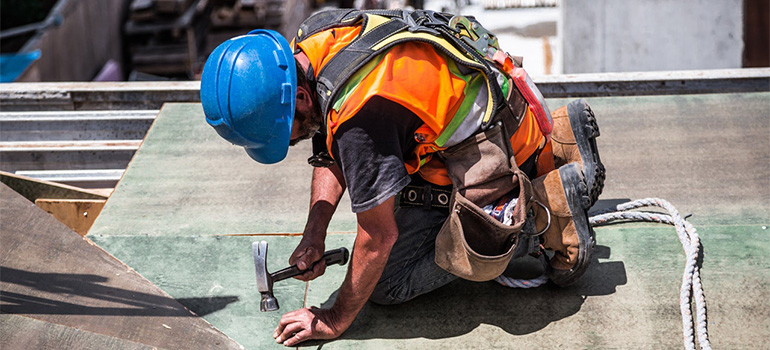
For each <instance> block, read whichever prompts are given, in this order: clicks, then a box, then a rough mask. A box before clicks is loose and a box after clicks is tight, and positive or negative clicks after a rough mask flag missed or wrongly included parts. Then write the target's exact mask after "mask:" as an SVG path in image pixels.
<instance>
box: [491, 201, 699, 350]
mask: <svg viewBox="0 0 770 350" xmlns="http://www.w3.org/2000/svg"><path fill="white" fill-rule="evenodd" d="M643 207H659V208H662V209H664V210H666V211H667V212H668V213H669V215H666V214H661V213H652V212H640V211H630V210H634V209H639V208H643ZM615 221H625V222H640V221H641V222H657V223H662V224H668V225H673V226H674V228H675V229H676V232H677V235H678V236H679V242H681V243H682V248H684V253H685V256H686V262H685V268H684V275H683V276H682V287H681V289H680V293H679V309H680V311H681V314H682V334H683V341H684V347H685V349H687V350H695V335H694V330H693V323H695V325H696V327H695V328H697V332H698V343H699V344H700V348H701V349H711V343H710V342H709V339H708V330H707V327H706V326H707V324H708V323H707V322H708V321H707V317H706V298H705V297H704V295H703V285H702V284H701V279H700V267H699V266H698V255H699V254H700V250H701V245H700V238H699V237H698V232H697V231H696V230H695V227H693V226H692V224H690V223H689V222H688V221H687V220H685V219H684V218H682V216H681V215H680V214H679V211H678V210H676V208H674V206H673V205H671V203H669V202H668V201H666V200H663V199H659V198H644V199H639V200H635V201H630V202H626V203H623V204H619V205H618V206H616V207H615V208H612V209H608V210H605V211H602V212H600V213H597V214H595V215H593V216H591V217H590V218H589V223H590V225H591V226H601V225H606V224H609V223H611V222H615ZM495 281H497V282H498V283H500V284H502V285H504V286H507V287H512V288H534V287H538V286H540V285H542V284H544V283H545V282H547V281H548V278H546V277H545V276H540V277H538V278H535V279H530V280H524V279H514V278H510V277H505V276H499V277H497V278H496V279H495ZM693 299H694V300H695V310H696V312H695V317H693V315H692V311H691V308H692V302H693Z"/></svg>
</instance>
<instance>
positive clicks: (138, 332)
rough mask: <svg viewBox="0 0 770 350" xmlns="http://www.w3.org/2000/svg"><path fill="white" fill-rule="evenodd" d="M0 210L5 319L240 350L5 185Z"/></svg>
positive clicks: (167, 344) (0, 303)
mask: <svg viewBox="0 0 770 350" xmlns="http://www.w3.org/2000/svg"><path fill="white" fill-rule="evenodd" d="M0 211H2V216H3V218H2V220H1V221H0V311H2V312H3V313H10V314H16V315H19V316H24V317H30V318H34V319H36V320H40V321H43V322H48V323H52V324H56V325H61V326H66V327H70V328H74V329H79V330H83V331H87V332H93V333H97V334H101V335H105V336H109V337H114V338H120V339H124V340H127V341H130V342H135V343H140V344H146V345H150V346H155V347H160V348H184V349H239V348H240V345H238V344H237V343H236V342H235V341H233V340H232V339H230V338H228V337H227V336H226V335H224V334H223V333H222V332H220V331H218V330H217V329H216V328H214V327H212V326H211V324H209V323H208V322H206V321H205V320H203V319H202V318H200V317H198V316H196V315H195V314H193V313H192V312H190V311H189V310H188V309H186V308H185V307H184V306H182V305H181V304H180V303H179V302H177V301H176V300H174V298H172V297H170V296H169V295H168V294H166V293H164V292H163V291H162V290H161V289H160V288H158V287H156V286H155V285H154V284H152V283H150V282H149V281H148V280H146V279H145V278H144V277H142V276H140V275H139V274H138V273H136V272H135V271H134V270H132V269H131V268H130V267H128V266H126V265H124V264H123V263H121V262H120V261H118V260H117V259H115V258H114V257H113V256H111V255H110V254H108V253H107V252H105V251H104V250H102V249H100V248H99V247H97V246H95V245H94V244H93V243H91V242H90V241H89V240H87V239H84V238H82V237H80V236H79V235H78V234H76V233H75V232H73V231H71V230H70V229H69V228H67V227H66V226H64V224H62V223H60V222H59V221H57V220H56V219H54V218H53V217H52V216H50V215H48V214H46V213H45V212H44V211H43V210H41V209H39V208H37V207H35V206H34V205H33V204H32V203H30V202H29V201H28V200H26V199H25V198H24V197H22V196H21V195H20V194H18V193H16V192H14V191H13V190H11V189H10V188H9V187H8V186H6V185H4V184H0ZM29 331H30V332H32V331H34V330H29ZM25 336H29V334H25ZM11 337H12V338H13V336H11ZM35 337H37V338H41V339H46V341H51V342H54V343H55V339H50V337H56V334H55V333H51V332H48V331H45V329H43V331H40V333H38V334H37V335H36V336H35ZM67 340H68V339H66V338H63V339H61V340H60V341H62V342H65V341H67Z"/></svg>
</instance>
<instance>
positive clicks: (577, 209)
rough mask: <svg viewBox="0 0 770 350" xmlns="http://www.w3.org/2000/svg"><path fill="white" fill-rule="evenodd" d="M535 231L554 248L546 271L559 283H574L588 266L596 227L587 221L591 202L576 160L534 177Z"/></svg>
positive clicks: (547, 246)
mask: <svg viewBox="0 0 770 350" xmlns="http://www.w3.org/2000/svg"><path fill="white" fill-rule="evenodd" d="M532 190H533V192H534V198H535V204H534V205H532V209H533V210H534V216H535V232H542V241H543V247H544V248H545V249H547V250H552V251H553V253H554V254H553V257H551V258H550V260H549V266H547V267H546V275H547V276H548V278H549V279H551V281H553V282H554V283H556V284H557V285H559V286H562V287H563V286H567V285H570V284H572V283H574V282H575V281H576V280H577V279H578V278H579V277H580V276H582V275H583V273H584V272H585V271H586V269H587V268H588V265H589V264H590V262H591V251H592V250H593V246H594V236H595V235H594V230H593V229H592V228H591V226H590V225H589V224H588V214H587V212H588V208H590V202H589V198H588V189H587V187H586V183H585V180H584V178H583V172H582V171H580V166H579V165H578V164H577V163H570V164H567V165H563V166H562V167H561V168H559V169H556V170H553V171H551V172H550V173H548V174H546V175H543V176H541V177H538V178H537V179H535V180H534V181H532Z"/></svg>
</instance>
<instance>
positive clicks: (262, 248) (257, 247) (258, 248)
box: [251, 241, 278, 311]
mask: <svg viewBox="0 0 770 350" xmlns="http://www.w3.org/2000/svg"><path fill="white" fill-rule="evenodd" d="M251 249H252V251H253V253H254V268H255V269H256V272H257V290H258V291H259V293H260V294H261V295H262V301H261V302H260V303H259V309H260V311H275V310H278V300H276V299H275V297H274V296H273V279H272V277H271V276H270V273H269V272H267V242H265V241H261V242H254V243H252V244H251Z"/></svg>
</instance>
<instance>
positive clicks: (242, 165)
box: [90, 104, 355, 236]
mask: <svg viewBox="0 0 770 350" xmlns="http://www.w3.org/2000/svg"><path fill="white" fill-rule="evenodd" d="M309 155H310V144H309V141H306V142H304V143H301V144H300V145H297V146H295V147H294V148H292V150H291V152H290V153H289V156H288V157H287V159H286V160H285V161H283V162H282V163H280V164H277V165H263V164H259V163H257V162H255V161H253V160H252V159H251V158H249V157H248V155H246V153H245V152H244V150H243V148H241V147H237V146H233V145H232V144H230V143H228V142H226V141H224V140H223V139H222V138H221V137H219V136H218V135H217V134H216V132H215V131H214V129H213V128H211V127H210V126H209V125H208V124H206V121H205V117H204V116H203V110H202V109H201V106H200V104H166V105H164V107H163V109H161V112H160V113H159V115H158V118H157V119H156V120H155V122H154V123H153V126H152V127H151V128H150V130H149V131H148V133H147V136H146V137H145V140H144V142H143V143H142V145H141V147H140V148H139V150H138V151H137V152H136V154H135V155H134V158H133V159H132V160H131V163H130V164H129V166H128V168H127V170H126V172H125V174H124V175H123V178H122V179H121V180H120V182H119V183H118V186H117V187H116V188H115V191H114V192H113V194H112V195H111V196H110V200H109V201H108V202H107V204H106V206H105V207H104V209H103V210H102V212H101V214H100V215H99V217H98V218H97V219H96V222H95V223H94V226H93V227H92V228H91V230H90V233H91V234H96V235H135V234H141V235H154V236H161V235H170V236H176V235H183V236H197V235H215V234H255V233H266V232H270V233H300V232H302V229H303V228H304V226H305V221H304V218H305V214H306V213H307V208H308V203H309V201H310V176H311V171H312V168H311V167H310V166H309V165H307V157H308V156H309ZM340 208H342V209H346V210H341V213H339V215H337V218H336V220H335V221H334V222H333V223H332V224H331V226H330V230H332V231H351V230H354V229H355V221H354V217H353V215H352V214H349V212H350V210H349V208H350V203H349V201H346V202H345V203H342V204H340Z"/></svg>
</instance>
